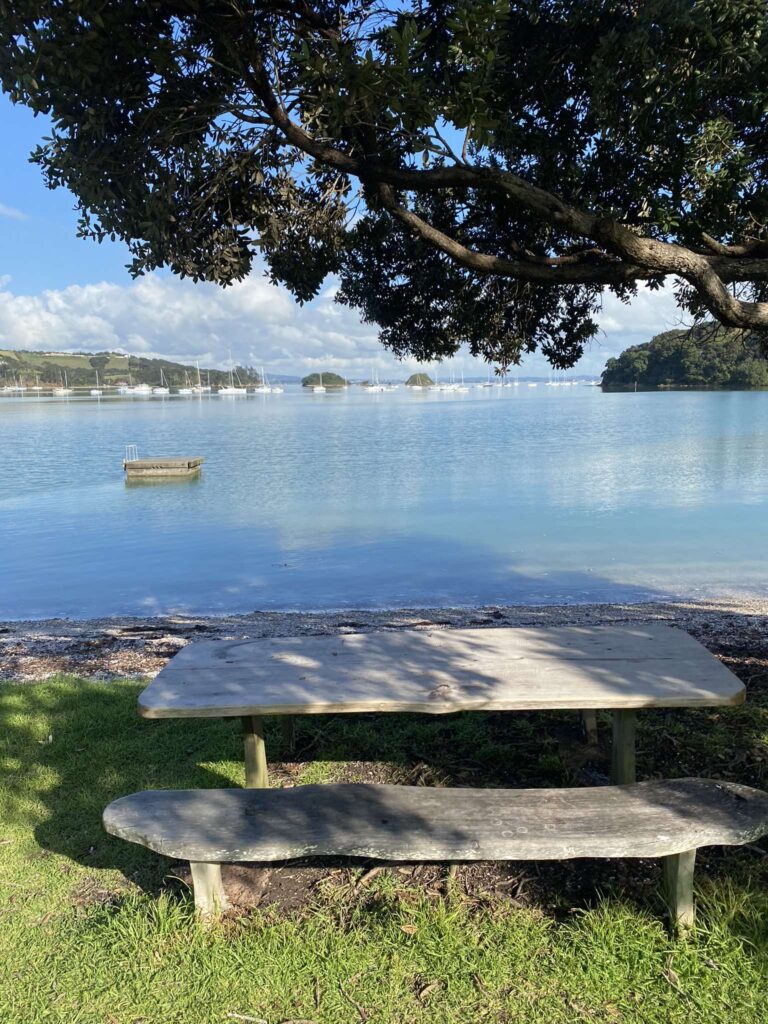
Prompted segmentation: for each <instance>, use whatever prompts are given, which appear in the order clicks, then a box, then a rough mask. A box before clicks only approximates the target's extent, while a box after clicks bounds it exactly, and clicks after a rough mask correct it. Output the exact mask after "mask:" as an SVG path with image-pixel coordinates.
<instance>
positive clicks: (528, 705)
mask: <svg viewBox="0 0 768 1024" xmlns="http://www.w3.org/2000/svg"><path fill="white" fill-rule="evenodd" d="M744 693H745V691H744V686H743V684H742V683H741V682H740V681H739V680H738V679H737V678H736V676H734V675H733V674H732V673H731V672H730V671H729V670H728V669H727V668H726V667H725V666H724V665H723V664H721V663H720V662H719V661H718V660H717V659H716V658H715V657H713V655H712V654H710V652H709V651H707V650H706V648H705V647H703V646H702V645H701V644H700V643H699V642H698V641H697V640H694V639H693V637H691V636H689V634H687V633H685V632H683V631H682V630H679V629H674V628H672V627H670V626H664V625H656V624H651V625H642V626H640V625H637V626H591V627H582V626H562V627H550V628H534V629H524V628H519V627H515V628H508V627H502V628H494V629H449V630H413V629H411V630H392V631H389V632H375V633H351V634H343V635H338V636H303V637H290V638H277V639H275V638H272V639H262V640H239V641H229V640H213V641H205V642H202V643H194V644H189V645H188V646H187V647H185V648H183V649H182V650H181V651H180V652H179V653H178V654H177V655H176V656H175V657H174V658H173V659H172V660H171V661H170V662H169V663H168V664H167V665H166V666H165V667H164V668H163V669H162V671H161V672H160V673H159V674H158V676H157V677H156V678H155V679H154V680H153V681H152V682H151V683H150V684H149V686H147V688H146V689H145V690H144V691H143V693H142V694H141V695H140V697H139V711H140V713H141V714H142V715H144V716H145V717H147V718H179V717H182V718H183V717H217V716H236V715H237V716H247V715H270V714H271V715H291V714H318V713H326V712H350V713H352V712H370V711H392V712H427V713H432V714H446V713H449V712H455V711H492V710H496V711H512V710H544V709H554V708H563V709H569V708H570V709H576V710H584V709H589V708H602V709H606V710H609V709H617V708H621V709H632V708H647V707H697V706H698V707H706V706H714V705H720V704H740V703H741V702H742V701H743V700H744Z"/></svg>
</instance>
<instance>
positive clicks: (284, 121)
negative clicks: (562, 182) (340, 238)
mask: <svg viewBox="0 0 768 1024" xmlns="http://www.w3.org/2000/svg"><path fill="white" fill-rule="evenodd" d="M246 73H247V75H248V77H249V79H250V81H251V84H252V87H253V88H254V91H255V93H256V95H257V96H258V97H259V98H260V99H261V101H262V103H263V104H264V107H265V109H266V111H267V113H268V115H269V116H270V117H271V118H272V120H273V121H274V123H275V124H276V126H277V127H278V128H279V129H280V130H281V131H282V132H283V134H284V135H285V137H286V139H287V140H288V142H290V143H291V144H293V145H294V146H296V147H297V148H298V149H300V150H301V151H302V152H304V153H306V154H307V155H308V156H311V157H312V158H313V159H315V160H317V161H318V162H320V163H324V164H329V165H330V166H332V167H336V168H337V169H338V170H340V171H343V172H344V173H346V174H351V175H353V176H355V177H357V178H359V179H360V180H361V181H362V182H364V183H366V184H369V185H372V186H373V187H374V189H375V190H376V192H377V194H378V196H379V198H380V199H381V201H382V204H383V205H384V206H385V207H386V209H388V210H389V211H390V213H392V215H393V216H394V217H396V218H397V219H398V220H399V221H400V222H401V223H402V224H405V225H406V226H407V227H408V228H409V229H410V230H412V231H414V232H415V233H416V234H418V235H419V236H420V237H421V238H423V239H424V241H426V242H429V244H431V245H434V246H435V247H436V248H438V249H440V250H441V251H442V252H444V253H446V255H448V256H450V257H451V258H452V259H455V260H456V261H457V262H458V263H461V264H462V265H463V266H466V267H469V268H471V269H474V270H477V271H479V272H481V273H485V274H500V275H503V276H505V277H517V278H520V279H523V280H528V281H534V280H537V281H541V282H547V283H550V284H557V283H573V284H588V283H594V284H604V285H607V284H617V283H622V282H623V283H627V282H631V281H636V280H642V279H647V278H652V277H661V276H667V275H675V276H678V277H681V278H683V279H684V280H686V281H688V283H689V284H691V285H692V286H693V288H694V289H695V290H696V291H697V293H698V294H699V295H700V297H701V299H702V301H703V303H704V304H705V305H706V307H707V308H708V309H709V311H710V312H711V313H712V314H713V315H714V316H716V317H717V319H718V320H720V321H721V322H722V323H724V324H728V325H729V326H732V327H742V328H749V329H761V330H765V329H767V328H768V303H764V302H760V303H758V302H744V301H742V300H740V299H738V298H736V297H735V296H734V295H732V294H731V293H730V292H729V291H728V289H727V287H726V284H727V283H728V282H729V281H735V280H745V279H746V278H744V277H743V276H736V275H735V274H734V271H736V269H737V267H738V269H739V270H740V271H741V273H742V274H743V272H744V271H751V273H750V276H752V275H754V278H757V277H760V276H762V274H763V273H764V272H765V267H766V261H764V260H758V261H755V262H756V263H758V264H760V269H757V268H756V267H749V262H750V261H745V260H744V258H743V257H742V259H740V260H739V261H738V262H736V261H735V262H734V263H733V264H732V265H731V264H730V261H731V260H732V259H733V256H735V255H737V253H733V256H732V255H731V253H730V252H729V253H728V255H725V254H724V253H723V252H722V251H721V252H720V254H719V256H714V255H713V256H707V255H703V254H701V253H697V252H694V251H693V250H691V249H687V248H685V247H683V246H680V245H673V244H671V243H669V242H661V241H658V240H657V239H652V238H648V237H646V236H643V235H639V234H636V233H635V232H634V231H632V230H631V229H630V228H628V227H626V226H624V225H623V224H620V223H618V222H617V221H615V220H612V219H608V218H602V217H600V216H598V215H596V214H591V213H589V212H587V211H584V210H579V209H577V208H575V207H572V206H570V205H569V204H567V203H566V202H564V201H563V200H562V199H560V198H559V197H558V196H555V195H553V194H552V193H550V192H547V191H546V190H544V189H541V188H539V187H538V186H536V185H532V184H531V183H530V182H528V181H526V180H525V179H524V178H520V177H518V176H517V175H515V174H509V173H507V172H500V171H495V170H492V169H490V168H485V167H470V166H460V167H455V166H454V167H435V168H431V169H425V170H417V169H415V168H404V167H393V166H391V165H388V164H384V163H380V162H378V161H372V160H370V159H367V160H363V159H360V158H359V157H356V156H354V155H353V154H351V153H347V152H344V151H343V150H340V149H338V148H337V147H335V146H332V145H329V144H328V143H326V142H320V141H319V140H317V139H315V138H313V137H312V136H311V135H309V133H308V132H306V131H304V129H303V128H301V127H300V126H299V125H297V124H296V123H295V122H294V121H292V120H291V118H290V117H289V116H288V114H287V113H286V111H285V109H284V107H283V106H282V104H281V103H280V102H279V100H278V98H277V97H276V95H275V93H274V91H273V89H272V86H271V83H270V81H269V76H268V75H267V73H266V69H265V67H264V62H263V60H262V59H261V56H260V55H259V54H258V53H257V54H256V55H255V56H254V63H253V68H252V69H248V70H247V72H246ZM395 188H398V189H405V190H409V191H423V190H434V189H441V188H491V189H494V190H496V191H499V192H503V193H504V194H506V195H507V196H509V197H510V198H512V199H514V200H515V201H516V202H518V203H519V204H520V205H521V206H523V207H524V208H525V209H528V210H530V211H532V212H534V213H536V214H538V215H539V216H540V217H541V218H542V219H543V220H545V221H547V222H548V223H551V224H555V225H557V226H559V227H563V228H566V229H567V230H569V231H570V232H572V233H573V234H575V235H579V236H583V237H585V238H590V239H592V240H593V241H595V242H598V243H599V244H600V245H602V246H604V247H605V249H606V250H607V252H608V253H609V254H611V255H613V256H615V257H616V258H617V261H618V262H616V263H613V264H610V265H608V266H594V265H593V266H581V265H575V266H574V265H562V266H541V265H536V264H532V263H530V262H528V261H526V260H508V259H504V258H502V257H499V256H493V255H490V254H487V253H479V252H476V251H474V250H471V249H468V248H467V247H466V246H464V245H462V244H461V243H460V242H458V241H456V239H454V238H451V237H450V236H449V235H446V234H445V233H444V232H442V231H440V230H438V229H437V228H435V227H433V226H432V225H430V224H428V223H427V222H426V221H424V220H422V219H421V218H420V217H418V216H417V215H416V214H414V213H412V212H411V211H409V210H408V209H407V208H406V207H404V206H402V205H401V204H400V203H398V202H397V199H396V197H395V193H394V191H393V189H395ZM724 248H726V250H727V249H728V248H729V247H724ZM726 268H727V272H726V273H723V270H726Z"/></svg>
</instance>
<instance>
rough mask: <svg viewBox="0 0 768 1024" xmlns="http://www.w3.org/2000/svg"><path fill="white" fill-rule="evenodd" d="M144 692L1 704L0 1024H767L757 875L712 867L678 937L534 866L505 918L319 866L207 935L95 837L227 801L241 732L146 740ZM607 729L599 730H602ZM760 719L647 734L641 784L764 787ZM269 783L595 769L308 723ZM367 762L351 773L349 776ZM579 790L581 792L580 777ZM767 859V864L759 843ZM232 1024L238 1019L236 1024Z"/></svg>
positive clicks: (736, 715)
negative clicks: (109, 824) (144, 799)
mask: <svg viewBox="0 0 768 1024" xmlns="http://www.w3.org/2000/svg"><path fill="white" fill-rule="evenodd" d="M140 688H141V686H140V685H139V684H137V683H136V682H135V681H121V682H109V683H94V682H86V681H83V680H78V679H74V678H61V679H58V680H55V681H52V682H46V683H41V684H35V685H18V686H14V685H10V684H7V685H3V686H1V687H0V773H1V774H2V779H1V780H0V781H1V782H2V789H1V790H0V844H1V845H0V1021H2V1022H3V1024H17V1022H18V1024H33V1022H37V1021H46V1022H61V1024H91V1022H99V1024H175V1022H178V1024H209V1022H214V1021H216V1022H218V1021H221V1022H223V1024H226V1022H227V1021H230V1022H231V1021H236V1020H238V1019H243V1018H247V1019H252V1020H256V1021H266V1022H268V1024H280V1022H283V1021H289V1020H290V1021H297V1020H307V1021H315V1022H317V1024H331V1022H332V1024H337V1022H338V1024H358V1022H360V1021H368V1022H370V1024H418V1022H426V1021H429V1022H435V1024H437V1022H440V1024H443V1022H446V1024H468V1022H474V1021H489V1022H500V1024H501V1022H510V1024H511V1022H520V1024H523V1022H526V1024H527V1022H530V1024H534V1022H535V1024H542V1022H546V1024H560V1022H563V1024H565V1022H567V1024H571V1022H577V1021H584V1022H598V1024H601V1022H605V1024H621V1022H626V1024H629V1022H632V1024H635V1022H636V1024H640V1022H643V1024H648V1022H651V1024H654V1022H658V1024H662V1022H663V1024H668V1022H669V1024H675V1022H680V1024H683V1022H684V1024H698V1022H701V1024H705V1022H706V1024H713V1022H720V1021H722V1022H724V1024H725V1022H728V1024H741V1022H744V1024H747V1022H749V1024H753V1022H761V1021H764V1020H768V997H767V995H766V993H768V887H767V886H766V882H767V881H768V856H766V855H765V854H764V855H762V856H761V854H760V852H759V851H756V850H738V851H707V853H706V854H705V855H703V856H702V858H701V860H702V864H701V868H700V871H699V873H698V880H699V891H698V896H699V925H698V928H697V931H696V933H695V934H694V936H693V937H692V938H691V939H690V940H689V941H687V942H686V941H681V940H677V939H675V938H673V937H671V936H670V935H669V934H668V932H667V930H666V928H665V925H664V922H663V919H662V916H661V915H662V904H661V902H660V899H659V896H658V893H657V885H656V883H657V881H658V871H657V868H656V866H654V865H651V864H637V863H635V862H626V863H617V862H606V863H599V862H595V863H594V864H591V863H590V864H589V865H587V866H586V868H583V869H580V870H579V871H577V872H575V871H574V866H573V864H572V863H571V864H568V865H564V864H550V865H541V866H536V865H527V866H524V870H525V872H526V879H527V881H526V885H527V886H528V888H529V890H530V891H531V893H532V896H531V897H530V898H528V899H527V900H523V899H522V897H521V898H520V899H518V900H517V901H516V900H514V899H513V898H512V896H511V895H510V893H511V891H512V890H510V889H509V888H506V889H505V888H503V887H499V888H495V887H494V886H493V885H492V884H489V887H488V890H487V891H486V892H480V893H478V892H477V891H476V890H475V891H473V892H472V893H471V895H469V896H468V895H467V893H466V891H465V886H464V884H463V882H462V879H461V878H459V879H458V881H457V882H456V883H455V884H453V885H451V884H448V883H445V882H444V881H443V880H441V879H440V878H439V876H438V880H439V885H438V887H437V888H438V890H439V891H437V892H436V891H435V886H434V885H433V884H432V885H427V884H418V881H416V880H414V878H413V877H410V876H407V875H403V874H401V873H399V872H398V871H397V870H396V869H388V870H386V871H382V872H381V873H380V874H378V875H376V876H375V877H371V878H370V880H368V881H367V882H366V883H365V884H364V885H360V884H359V879H360V876H361V875H362V873H363V871H364V867H355V868H352V869H349V870H346V871H343V872H341V873H339V872H335V873H334V871H333V870H332V869H331V867H328V869H327V871H326V873H325V877H324V879H323V880H322V881H321V883H320V884H319V887H316V888H315V889H314V890H312V894H311V897H310V898H309V899H308V900H307V901H306V904H305V906H304V907H303V908H302V909H300V910H298V911H294V912H292V913H288V914H286V913H283V912H278V910H276V909H275V908H274V907H270V906H269V905H266V906H263V905H262V906H259V907H258V908H257V909H251V910H248V911H246V912H243V914H242V916H241V917H239V918H236V919H233V920H229V921H227V922H225V923H224V924H222V925H221V926H219V927H217V928H214V929H213V930H210V931H206V930H204V929H202V928H200V927H199V926H198V925H197V924H196V922H195V920H194V917H193V914H192V903H191V897H190V894H189V891H188V890H187V889H186V887H185V886H184V885H183V884H182V883H180V882H178V881H175V880H174V879H173V878H171V877H169V874H170V872H171V871H172V866H171V865H170V863H169V862H168V861H167V860H164V859H163V858H161V857H158V856H156V855H155V854H152V853H150V852H149V851H147V850H144V849H142V848H141V847H138V846H133V845H131V844H128V843H124V842H121V841H119V840H117V839H113V838H112V837H109V836H107V835H106V834H105V833H104V832H103V830H102V828H101V824H100V816H101V812H102V810H103V808H104V806H105V805H106V804H107V803H108V802H109V801H110V800H112V799H114V798H116V797H117V796H120V795H123V794H125V793H129V792H132V791H134V790H137V789H145V788H152V787H155V788H159V787H182V786H183V787H189V786H201V787H205V786H213V787H218V786H226V785H240V784H241V783H242V778H243V770H242V759H241V755H242V748H241V740H240V735H239V723H236V722H232V721H214V720H212V721H186V722H184V721H168V722H148V721H144V720H142V719H140V718H139V717H138V716H137V714H136V710H135V707H136V696H137V694H138V692H139V690H140ZM602 724H603V729H602V732H603V733H605V732H606V728H605V726H606V724H607V718H606V719H604V721H603V723H602ZM767 739H768V709H767V708H766V703H765V700H764V698H761V695H760V692H759V690H755V692H753V694H752V695H751V699H750V702H749V704H748V705H746V706H745V707H744V708H738V709H733V710H727V711H726V710H719V711H711V712H710V711H707V712H696V713H683V712H654V713H647V714H645V715H643V716H642V718H641V730H640V736H639V771H640V774H641V775H642V776H646V777H647V776H649V775H654V774H658V775H669V776H672V775H682V774H692V773H696V774H699V773H700V774H709V775H714V776H716V777H722V778H734V779H738V780H740V781H744V782H749V783H752V784H755V783H757V784H760V782H761V781H762V782H763V784H765V775H766V765H767V764H768V744H767V743H766V740H767ZM267 743H268V750H269V753H270V762H271V764H270V767H271V769H272V771H273V777H274V779H275V780H276V781H277V782H278V783H285V782H286V781H289V780H290V781H293V782H297V783H301V782H309V781H331V780H333V779H354V778H377V779H395V780H398V781H402V782H410V783H412V784H413V783H421V784H427V785H435V784H436V785H444V784H461V785H467V784H475V785H504V784H507V785H510V784H512V785H575V784H576V785H577V784H584V782H585V781H587V782H589V780H590V777H589V773H590V772H592V773H593V775H594V774H595V773H597V776H599V773H600V772H601V771H603V770H604V768H605V758H606V754H607V750H602V751H600V752H599V753H595V752H592V753H591V754H589V753H588V754H585V753H584V749H583V748H582V746H581V744H580V742H579V740H578V732H577V723H576V719H575V716H573V715H568V714H560V715H555V714H538V715H529V716H522V715H487V716H486V715H461V716H452V717H451V718H444V719H443V718H441V719H435V718H419V717H416V716H359V717H352V718H347V719H342V718H326V717H318V718H312V719H307V720H304V721H300V722H299V730H298V742H297V761H296V763H293V764H288V765H283V764H280V763H276V762H277V761H278V759H279V747H280V731H279V728H278V727H277V725H276V724H275V723H271V722H270V723H268V733H267ZM361 758H364V759H365V760H361ZM585 773H587V774H586V775H585ZM763 849H764V850H765V849H766V847H765V845H764V846H763ZM233 1014H234V1015H240V1017H239V1018H238V1017H237V1016H232V1015H233Z"/></svg>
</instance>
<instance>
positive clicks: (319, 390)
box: [312, 370, 325, 395]
mask: <svg viewBox="0 0 768 1024" xmlns="http://www.w3.org/2000/svg"><path fill="white" fill-rule="evenodd" d="M312 393H313V394H315V395H322V394H324V393H325V387H324V386H323V372H322V370H321V371H320V383H319V384H315V385H314V386H313V388H312Z"/></svg>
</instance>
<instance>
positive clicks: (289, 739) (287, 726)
mask: <svg viewBox="0 0 768 1024" xmlns="http://www.w3.org/2000/svg"><path fill="white" fill-rule="evenodd" d="M280 726H281V728H282V732H283V753H284V754H292V753H293V751H294V749H295V747H296V719H295V718H294V716H293V715H283V716H282V718H281V719H280Z"/></svg>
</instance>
